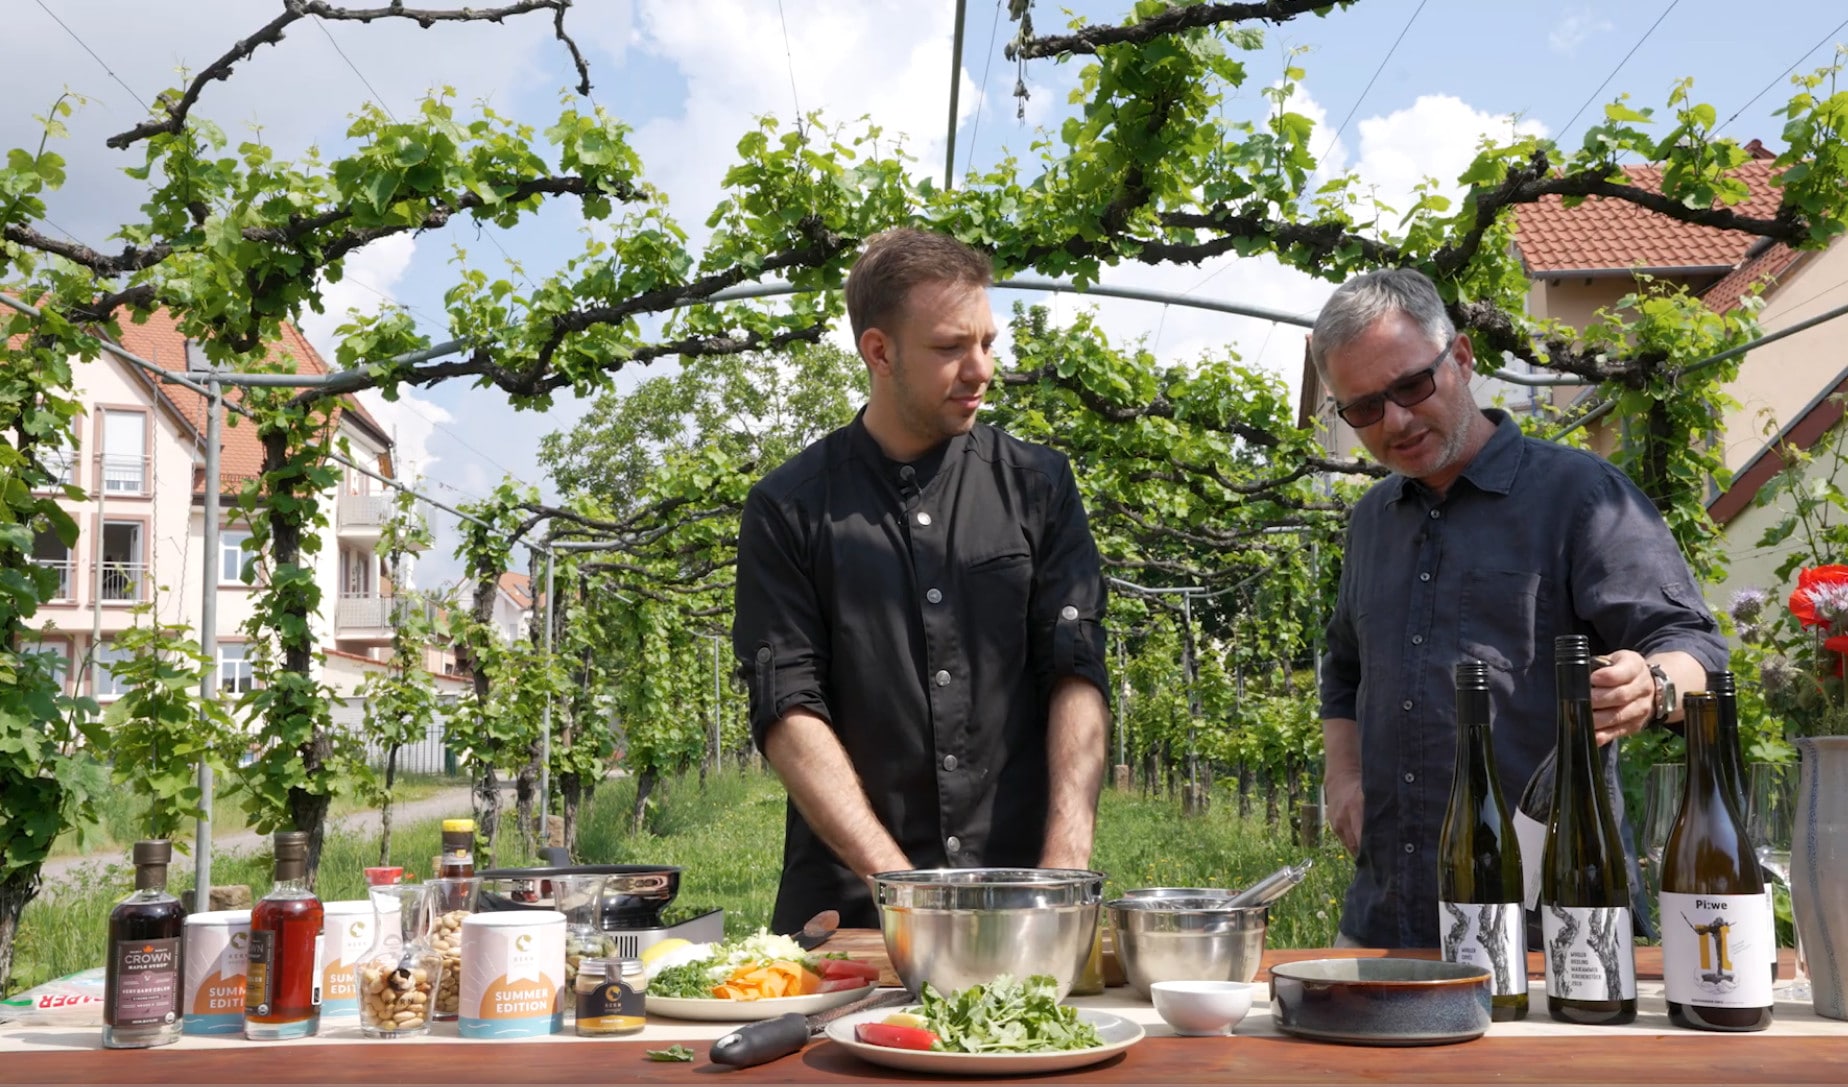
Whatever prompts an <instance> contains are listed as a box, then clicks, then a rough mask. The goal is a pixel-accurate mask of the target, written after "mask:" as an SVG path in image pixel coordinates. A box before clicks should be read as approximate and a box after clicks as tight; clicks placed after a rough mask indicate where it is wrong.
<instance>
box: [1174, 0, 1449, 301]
mask: <svg viewBox="0 0 1848 1087" xmlns="http://www.w3.org/2000/svg"><path fill="white" fill-rule="evenodd" d="M1428 2H1429V0H1418V6H1417V7H1416V8H1414V9H1412V14H1411V18H1409V19H1407V20H1405V25H1404V26H1402V27H1400V28H1399V36H1398V37H1396V38H1394V39H1393V40H1392V45H1391V46H1389V47H1388V48H1387V50H1386V55H1385V56H1383V57H1381V58H1380V62H1379V64H1378V65H1377V66H1376V67H1375V68H1374V69H1373V75H1372V76H1370V77H1368V79H1367V85H1366V86H1364V87H1362V88H1361V89H1360V97H1358V98H1356V99H1354V104H1353V106H1351V107H1349V109H1348V111H1347V116H1346V117H1343V118H1342V119H1341V124H1340V126H1339V127H1337V128H1336V129H1335V133H1334V135H1332V136H1330V137H1329V138H1328V146H1327V147H1324V148H1323V149H1322V154H1321V155H1320V156H1319V157H1318V158H1317V159H1316V161H1317V162H1318V163H1319V162H1321V161H1322V159H1326V158H1327V157H1328V156H1329V154H1330V153H1331V152H1333V151H1334V149H1335V145H1336V144H1338V143H1340V142H1341V134H1342V133H1343V132H1346V131H1347V126H1348V125H1349V124H1350V123H1352V122H1353V120H1354V116H1355V114H1358V113H1359V112H1360V107H1361V106H1362V105H1363V104H1365V103H1366V101H1367V95H1368V93H1369V92H1371V91H1372V90H1373V84H1374V83H1376V82H1378V81H1379V78H1380V75H1381V73H1383V72H1385V71H1386V65H1388V64H1390V63H1391V62H1392V58H1393V54H1394V53H1397V52H1398V51H1399V44H1400V43H1401V42H1403V41H1405V36H1406V35H1407V34H1409V33H1411V31H1412V24H1413V23H1416V22H1417V21H1418V16H1419V15H1420V14H1422V13H1423V12H1424V9H1425V4H1426V3H1428ZM1234 263H1235V260H1228V261H1226V263H1224V264H1222V265H1220V266H1219V267H1218V268H1216V269H1214V270H1213V271H1211V272H1208V273H1207V274H1206V275H1204V276H1202V277H1200V282H1198V283H1195V284H1194V285H1193V286H1191V287H1189V288H1187V289H1186V290H1185V291H1182V292H1181V293H1182V294H1184V295H1185V294H1192V293H1194V292H1195V291H1197V290H1199V289H1200V288H1202V287H1204V286H1206V285H1207V284H1208V283H1211V282H1212V281H1213V280H1215V279H1217V278H1219V276H1220V275H1221V274H1223V273H1224V272H1225V270H1226V269H1228V268H1230V267H1232V265H1233V264H1234Z"/></svg>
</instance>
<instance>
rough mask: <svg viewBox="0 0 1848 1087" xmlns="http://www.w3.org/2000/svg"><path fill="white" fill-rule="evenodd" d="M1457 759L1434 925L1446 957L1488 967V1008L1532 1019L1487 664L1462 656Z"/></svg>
mask: <svg viewBox="0 0 1848 1087" xmlns="http://www.w3.org/2000/svg"><path fill="white" fill-rule="evenodd" d="M1456 688H1457V765H1456V771H1455V773H1454V774H1453V775H1452V777H1451V780H1450V806H1449V808H1448V810H1447V811H1445V813H1444V828H1443V831H1442V832H1441V833H1440V834H1439V835H1438V839H1437V898H1438V903H1437V907H1438V916H1437V927H1438V932H1439V934H1440V937H1441V946H1442V948H1443V952H1444V959H1445V961H1447V962H1466V963H1471V964H1473V965H1476V966H1483V967H1487V968H1488V970H1489V973H1490V975H1491V978H1492V982H1491V987H1492V988H1491V992H1492V997H1491V999H1492V1005H1491V1014H1492V1016H1493V1017H1494V1019H1495V1020H1496V1021H1498V1022H1503V1021H1507V1020H1511V1019H1525V1018H1526V1017H1527V926H1526V919H1525V918H1524V917H1523V916H1522V913H1523V911H1522V903H1523V899H1522V893H1523V888H1522V873H1521V847H1520V843H1519V842H1518V841H1517V840H1516V838H1515V833H1514V821H1513V819H1512V818H1511V817H1510V813H1509V810H1508V802H1507V800H1506V799H1505V798H1504V797H1503V795H1502V788H1501V782H1500V781H1499V780H1498V779H1497V778H1496V776H1495V745H1494V741H1493V739H1492V737H1491V736H1490V734H1489V669H1488V665H1485V664H1483V663H1482V662H1481V661H1474V660H1465V661H1459V662H1458V663H1457V667H1456Z"/></svg>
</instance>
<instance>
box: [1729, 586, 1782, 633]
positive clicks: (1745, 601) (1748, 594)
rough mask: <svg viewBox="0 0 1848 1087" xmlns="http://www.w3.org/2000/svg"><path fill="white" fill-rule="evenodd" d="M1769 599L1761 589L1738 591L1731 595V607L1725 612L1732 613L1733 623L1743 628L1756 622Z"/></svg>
mask: <svg viewBox="0 0 1848 1087" xmlns="http://www.w3.org/2000/svg"><path fill="white" fill-rule="evenodd" d="M1770 599H1771V597H1770V594H1768V593H1766V592H1765V591H1764V590H1763V589H1740V590H1739V591H1738V592H1736V593H1734V594H1733V598H1732V606H1731V607H1729V608H1728V609H1727V611H1729V612H1731V613H1732V618H1733V622H1735V623H1738V624H1739V625H1740V626H1744V625H1746V624H1748V623H1753V622H1756V621H1757V619H1758V616H1759V615H1760V614H1762V613H1763V612H1764V610H1765V604H1766V603H1768V602H1769V601H1770Z"/></svg>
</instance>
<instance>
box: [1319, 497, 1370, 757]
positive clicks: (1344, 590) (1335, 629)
mask: <svg viewBox="0 0 1848 1087" xmlns="http://www.w3.org/2000/svg"><path fill="white" fill-rule="evenodd" d="M1342 554H1343V555H1345V556H1346V559H1345V561H1344V562H1343V565H1342V574H1341V584H1340V587H1339V588H1338V589H1337V590H1336V592H1335V610H1334V614H1333V615H1331V616H1329V619H1328V627H1327V629H1326V630H1325V631H1324V632H1323V633H1324V636H1325V637H1326V638H1327V639H1328V644H1327V648H1326V649H1324V650H1323V652H1322V680H1321V696H1322V710H1321V712H1322V720H1324V721H1338V720H1346V721H1354V720H1358V719H1359V716H1360V709H1359V697H1360V643H1359V641H1358V640H1357V638H1356V636H1355V633H1354V610H1353V604H1352V594H1351V593H1350V591H1349V586H1348V570H1349V569H1350V565H1349V564H1351V563H1352V562H1353V561H1354V558H1355V555H1354V536H1353V532H1352V530H1351V529H1350V531H1349V533H1348V539H1347V541H1346V545H1345V546H1344V547H1343V548H1342Z"/></svg>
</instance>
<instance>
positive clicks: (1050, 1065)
mask: <svg viewBox="0 0 1848 1087" xmlns="http://www.w3.org/2000/svg"><path fill="white" fill-rule="evenodd" d="M649 1006H650V1007H653V1005H652V1004H650V1005H649ZM890 1014H892V1009H891V1008H884V1009H877V1010H874V1011H869V1012H857V1013H855V1014H853V1015H848V1016H843V1017H842V1018H840V1019H836V1020H835V1021H834V1022H832V1023H829V1024H828V1039H829V1040H830V1041H833V1042H835V1043H837V1044H839V1045H841V1046H844V1047H846V1048H847V1049H848V1050H849V1051H850V1052H852V1053H853V1055H854V1056H856V1057H859V1058H860V1059H861V1060H865V1061H871V1062H872V1063H873V1064H882V1065H885V1066H886V1067H887V1068H897V1069H901V1070H903V1071H906V1072H936V1073H939V1074H941V1075H946V1076H1024V1075H1027V1074H1029V1073H1032V1072H1058V1071H1062V1070H1064V1069H1068V1068H1083V1067H1084V1066H1085V1065H1088V1064H1096V1063H1097V1062H1099V1061H1103V1060H1108V1059H1109V1058H1111V1057H1112V1056H1115V1055H1116V1054H1118V1053H1121V1052H1122V1051H1123V1050H1125V1049H1128V1048H1129V1047H1130V1046H1132V1045H1135V1044H1136V1043H1137V1042H1140V1041H1141V1040H1142V1027H1141V1026H1139V1025H1137V1024H1136V1023H1133V1022H1131V1021H1130V1020H1128V1019H1124V1018H1122V1017H1120V1016H1115V1015H1111V1014H1110V1013H1109V1012H1100V1011H1092V1010H1090V1009H1084V1010H1081V1011H1079V1013H1078V1018H1080V1019H1082V1020H1084V1021H1085V1022H1087V1023H1089V1024H1091V1025H1092V1026H1094V1027H1096V1028H1097V1034H1098V1037H1100V1038H1102V1039H1103V1042H1104V1044H1102V1045H1096V1046H1092V1047H1090V1048H1089V1049H1062V1050H1058V1051H1056V1052H1052V1053H932V1052H926V1051H923V1050H917V1049H894V1048H892V1047H891V1046H883V1045H867V1044H866V1043H865V1042H862V1041H860V1040H858V1039H857V1038H855V1037H854V1036H853V1028H854V1027H856V1026H858V1025H859V1024H861V1023H876V1022H878V1021H879V1020H881V1019H884V1018H885V1017H886V1016H888V1015H890Z"/></svg>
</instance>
